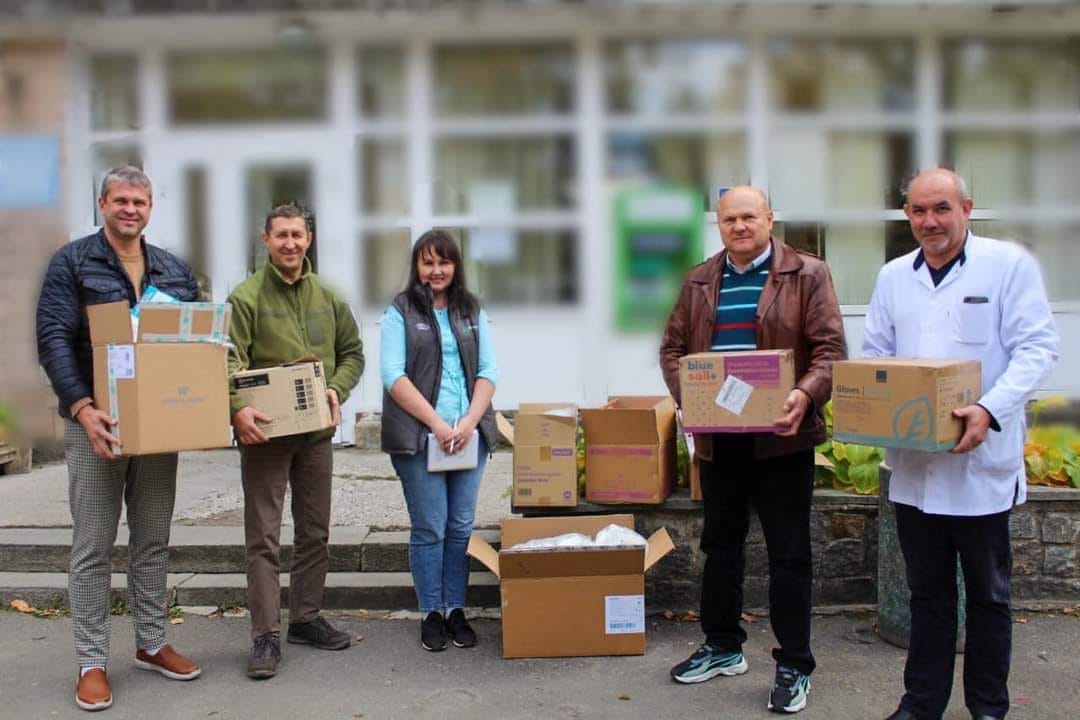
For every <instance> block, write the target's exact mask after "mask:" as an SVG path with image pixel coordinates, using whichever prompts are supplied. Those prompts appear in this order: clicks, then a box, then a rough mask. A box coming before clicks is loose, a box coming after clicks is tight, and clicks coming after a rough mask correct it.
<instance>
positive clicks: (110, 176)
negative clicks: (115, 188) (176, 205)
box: [101, 165, 154, 198]
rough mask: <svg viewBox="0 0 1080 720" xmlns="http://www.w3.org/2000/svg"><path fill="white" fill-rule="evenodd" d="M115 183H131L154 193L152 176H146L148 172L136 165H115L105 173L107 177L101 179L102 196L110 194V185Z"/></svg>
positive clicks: (151, 193)
mask: <svg viewBox="0 0 1080 720" xmlns="http://www.w3.org/2000/svg"><path fill="white" fill-rule="evenodd" d="M113 183H123V184H124V185H131V186H132V187H137V188H146V192H147V193H149V194H150V195H151V196H153V194H154V188H153V186H152V185H151V184H150V178H148V177H147V176H146V173H144V172H143V171H142V170H140V169H139V168H137V167H135V166H134V165H124V166H122V167H114V168H113V169H112V170H109V171H108V172H106V173H105V177H104V178H102V180H101V197H102V198H104V197H106V196H107V195H108V194H109V186H110V185H112V184H113Z"/></svg>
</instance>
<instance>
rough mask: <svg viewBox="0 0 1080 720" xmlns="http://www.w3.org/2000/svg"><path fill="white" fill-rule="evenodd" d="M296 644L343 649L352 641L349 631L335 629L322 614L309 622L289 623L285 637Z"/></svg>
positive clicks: (321, 648)
mask: <svg viewBox="0 0 1080 720" xmlns="http://www.w3.org/2000/svg"><path fill="white" fill-rule="evenodd" d="M285 639H286V640H288V641H289V642H291V643H296V644H297V645H312V646H314V647H317V648H319V649H320V650H344V649H345V648H347V647H349V645H350V644H351V643H352V638H351V637H349V633H346V632H342V631H341V630H337V629H335V628H334V626H333V625H331V624H330V623H328V622H326V618H324V617H323V616H322V615H320V616H319V617H317V618H315V619H314V620H312V621H311V622H306V623H289V634H288V635H287V636H286V638H285Z"/></svg>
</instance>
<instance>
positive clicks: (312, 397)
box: [232, 360, 334, 438]
mask: <svg viewBox="0 0 1080 720" xmlns="http://www.w3.org/2000/svg"><path fill="white" fill-rule="evenodd" d="M232 384H233V388H234V389H235V390H236V394H237V396H238V397H239V398H240V399H241V400H242V401H243V402H244V404H245V405H249V406H250V407H253V408H255V409H256V410H258V411H259V412H262V413H265V414H267V415H269V416H270V417H271V418H272V419H271V421H270V422H269V423H258V425H259V429H260V430H262V431H263V434H265V435H266V436H267V437H272V438H273V437H281V436H283V435H298V434H300V433H306V432H315V431H318V430H326V429H328V428H332V427H333V426H334V420H333V416H332V415H331V413H330V403H329V402H328V401H327V399H326V377H325V375H323V366H322V363H321V362H319V361H318V360H304V361H300V362H295V363H289V364H288V365H278V366H275V367H269V368H262V369H259V370H243V371H241V372H238V373H236V374H234V375H233V376H232Z"/></svg>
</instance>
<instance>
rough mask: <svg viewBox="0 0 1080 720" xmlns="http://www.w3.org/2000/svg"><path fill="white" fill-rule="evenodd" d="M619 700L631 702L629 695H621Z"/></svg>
mask: <svg viewBox="0 0 1080 720" xmlns="http://www.w3.org/2000/svg"><path fill="white" fill-rule="evenodd" d="M619 699H620V700H629V699H630V696H629V695H620V696H619Z"/></svg>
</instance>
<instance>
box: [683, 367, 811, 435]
mask: <svg viewBox="0 0 1080 720" xmlns="http://www.w3.org/2000/svg"><path fill="white" fill-rule="evenodd" d="M679 387H680V389H681V392H682V415H683V427H684V428H685V429H686V431H687V432H697V433H747V432H773V431H775V430H776V425H775V424H774V421H775V420H776V419H777V418H778V417H781V416H783V415H784V402H785V401H786V400H787V397H788V395H789V394H790V393H791V390H792V389H793V388H794V387H795V357H794V353H793V352H792V351H791V350H745V351H734V352H706V353H695V354H692V355H686V356H684V357H682V358H681V359H680V360H679Z"/></svg>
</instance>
